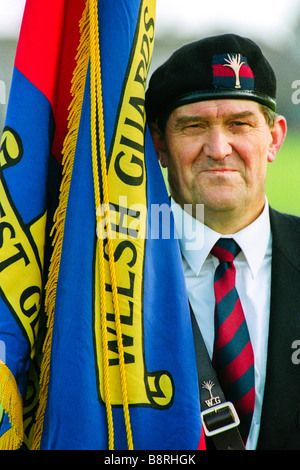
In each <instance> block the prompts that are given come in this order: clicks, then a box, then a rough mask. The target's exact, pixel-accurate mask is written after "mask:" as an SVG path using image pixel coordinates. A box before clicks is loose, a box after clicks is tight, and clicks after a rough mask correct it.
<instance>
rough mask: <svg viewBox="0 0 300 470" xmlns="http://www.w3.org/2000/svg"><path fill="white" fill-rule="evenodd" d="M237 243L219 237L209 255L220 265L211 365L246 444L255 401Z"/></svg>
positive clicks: (252, 366) (215, 280) (251, 359)
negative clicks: (238, 286) (236, 261)
mask: <svg viewBox="0 0 300 470" xmlns="http://www.w3.org/2000/svg"><path fill="white" fill-rule="evenodd" d="M240 250H241V249H240V247H239V246H238V245H237V243H236V242H235V241H234V240H232V239H228V238H223V239H220V240H219V241H218V243H216V245H215V246H214V247H213V249H212V251H211V253H212V254H213V255H214V256H216V257H217V258H218V259H219V261H220V264H219V265H218V267H217V269H216V272H215V279H214V289H215V298H216V306H215V341H214V352H213V359H212V363H213V366H214V368H215V369H216V371H217V375H218V379H219V381H220V384H221V386H222V388H223V391H224V394H225V396H226V398H227V400H228V401H231V402H232V403H233V404H234V406H235V408H236V411H237V413H238V415H239V418H240V421H241V424H240V426H239V429H240V433H241V437H242V438H243V440H244V442H246V441H247V437H248V433H249V429H250V425H251V420H252V415H253V410H254V401H255V389H254V355H253V350H252V345H251V341H250V337H249V332H248V328H247V324H246V320H245V316H244V312H243V307H242V304H241V301H240V298H239V296H238V293H237V290H236V287H235V273H236V271H235V266H234V264H233V260H234V258H235V257H236V256H237V254H238V253H239V252H240Z"/></svg>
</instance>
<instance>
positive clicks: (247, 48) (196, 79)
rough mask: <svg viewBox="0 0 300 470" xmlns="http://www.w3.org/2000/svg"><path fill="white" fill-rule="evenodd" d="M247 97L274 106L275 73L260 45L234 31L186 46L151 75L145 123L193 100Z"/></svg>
mask: <svg viewBox="0 0 300 470" xmlns="http://www.w3.org/2000/svg"><path fill="white" fill-rule="evenodd" d="M228 98H229V99H231V98H232V99H248V100H252V101H256V102H258V103H261V104H264V105H266V106H268V107H269V108H271V109H272V110H273V111H275V109H276V77H275V73H274V71H273V69H272V67H271V65H270V64H269V62H268V61H267V59H266V58H265V57H264V55H263V53H262V51H261V49H260V47H259V46H258V45H257V44H255V43H254V42H253V41H252V40H251V39H247V38H243V37H241V36H237V35H235V34H223V35H219V36H213V37H208V38H205V39H201V40H200V41H196V42H193V43H190V44H187V45H185V46H183V47H181V48H180V49H178V50H177V51H175V52H174V53H173V54H172V55H171V57H170V58H169V59H168V60H167V61H166V62H165V63H164V64H163V65H161V66H160V67H159V68H158V69H157V70H156V71H155V72H154V73H153V75H152V77H151V79H150V81H149V86H148V90H147V92H146V113H147V120H148V121H155V120H156V119H158V118H159V117H162V116H166V115H168V114H169V113H171V112H172V111H173V110H174V109H175V108H178V107H179V106H182V105H184V104H188V103H193V102H196V101H206V100H213V99H228Z"/></svg>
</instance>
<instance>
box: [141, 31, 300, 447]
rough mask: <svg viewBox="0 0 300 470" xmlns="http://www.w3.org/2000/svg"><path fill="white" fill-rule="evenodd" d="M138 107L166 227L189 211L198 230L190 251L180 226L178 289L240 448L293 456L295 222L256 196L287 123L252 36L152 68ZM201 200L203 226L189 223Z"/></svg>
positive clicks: (298, 383) (298, 386)
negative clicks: (169, 216)
mask: <svg viewBox="0 0 300 470" xmlns="http://www.w3.org/2000/svg"><path fill="white" fill-rule="evenodd" d="M146 110H147V120H148V122H149V124H150V128H151V132H152V137H153V142H154V145H155V149H156V152H157V155H158V158H159V160H160V162H161V164H162V166H163V167H167V168H168V181H169V186H170V193H171V204H172V209H173V213H174V218H175V225H176V227H178V230H179V229H180V224H181V221H182V220H186V218H184V217H183V211H184V210H185V207H190V206H191V205H192V207H193V216H194V217H195V220H194V223H195V224H196V226H197V229H198V230H203V231H204V242H203V244H202V245H201V246H199V247H197V249H192V250H191V249H189V248H188V247H189V246H190V245H189V244H188V243H187V241H188V239H189V234H186V231H182V230H181V229H180V234H182V233H183V234H185V237H184V236H183V237H182V238H181V239H180V246H181V252H182V260H183V269H184V273H185V279H186V287H187V292H188V296H189V301H190V305H191V309H192V311H193V315H194V316H195V318H196V321H197V325H198V327H199V329H200V331H201V333H202V336H203V339H204V342H205V345H206V348H207V351H208V354H209V356H210V358H211V359H212V363H213V366H214V369H215V370H216V372H217V374H218V378H219V381H220V384H221V385H222V388H223V391H224V394H225V396H226V399H227V400H228V401H229V402H230V403H231V402H232V403H233V404H234V406H235V409H236V411H237V413H238V415H239V420H240V425H239V430H240V434H241V436H242V438H243V441H244V442H245V445H246V448H247V449H300V395H299V391H300V369H299V367H300V365H298V364H295V361H293V360H292V355H293V349H292V347H293V346H292V345H293V344H295V343H294V342H295V340H297V339H299V338H300V319H299V312H300V310H299V305H300V304H299V302H300V288H299V287H300V250H299V242H300V220H299V219H298V218H296V217H293V216H287V215H283V214H280V213H278V212H276V211H274V210H273V209H271V208H270V207H269V205H268V201H267V199H266V195H265V180H266V171H267V164H268V162H273V161H274V160H275V157H276V155H277V153H278V151H279V149H280V148H281V146H282V144H283V142H284V139H285V136H286V121H285V119H284V117H283V116H279V115H277V114H275V110H276V78H275V74H274V71H273V69H272V67H271V66H270V64H269V63H268V61H267V60H266V58H265V57H264V55H263V53H262V51H261V49H260V48H259V47H258V46H257V45H256V44H255V43H254V42H253V41H251V40H249V39H246V38H242V37H240V36H236V35H233V34H227V35H221V36H216V37H210V38H206V39H203V40H200V41H197V42H194V43H192V44H188V45H186V46H184V47H182V48H181V49H179V50H178V51H176V52H175V53H174V54H173V55H172V56H171V57H170V59H169V60H168V61H167V62H166V63H165V64H163V65H162V66H161V67H159V68H158V69H157V70H156V71H155V72H154V74H153V76H152V77H151V80H150V82H149V88H148V90H147V94H146ZM199 204H202V205H203V206H204V221H203V220H197V219H196V218H197V214H199V213H201V212H198V211H197V210H196V209H197V205H199ZM187 205H188V206H187ZM203 224H204V225H203ZM193 248H195V247H193ZM197 341H198V339H197ZM199 368H200V370H201V357H200V366H199ZM214 385H215V384H210V392H211V396H213V392H214V388H213V387H214ZM200 388H201V387H200ZM208 388H209V387H208ZM204 389H206V390H204V391H203V390H200V391H201V393H206V394H208V392H207V383H206V384H204ZM207 396H209V395H207ZM211 403H213V402H211ZM216 411H217V410H216ZM222 431H223V429H222ZM207 434H209V432H208V433H207ZM207 442H208V446H209V447H210V446H211V444H210V443H209V439H207ZM213 447H214V448H215V446H213ZM217 448H218V447H217Z"/></svg>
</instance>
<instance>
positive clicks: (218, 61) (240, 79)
mask: <svg viewBox="0 0 300 470" xmlns="http://www.w3.org/2000/svg"><path fill="white" fill-rule="evenodd" d="M213 77H214V87H215V88H218V89H226V88H231V89H236V90H241V89H242V90H253V89H254V74H253V72H252V70H251V68H250V67H249V65H248V62H247V58H246V57H243V56H242V55H241V54H237V53H227V54H219V55H215V56H214V57H213Z"/></svg>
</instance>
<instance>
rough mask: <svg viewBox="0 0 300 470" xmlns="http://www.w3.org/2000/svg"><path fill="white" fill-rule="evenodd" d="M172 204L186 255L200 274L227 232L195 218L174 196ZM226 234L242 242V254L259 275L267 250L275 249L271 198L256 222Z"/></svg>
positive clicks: (192, 267)
mask: <svg viewBox="0 0 300 470" xmlns="http://www.w3.org/2000/svg"><path fill="white" fill-rule="evenodd" d="M171 207H172V211H173V214H174V221H175V227H176V231H177V234H178V238H179V244H180V248H181V252H182V255H183V256H184V258H185V259H186V261H187V263H188V264H189V266H190V267H191V269H192V270H193V271H194V273H195V274H196V276H198V275H199V272H200V270H201V268H202V266H203V263H204V261H205V260H206V258H207V257H208V256H209V254H210V251H211V249H212V247H213V246H214V245H215V243H216V242H217V241H218V240H219V238H220V237H224V235H221V234H219V233H218V232H215V231H214V230H212V229H211V228H209V227H207V226H206V225H204V224H203V223H202V222H200V221H199V220H196V219H194V218H193V217H192V216H191V215H189V214H188V213H186V212H185V211H183V209H182V208H181V207H180V206H179V205H178V204H177V203H175V201H174V200H173V199H171ZM191 232H192V233H191ZM195 234H197V235H195ZM199 234H200V235H199ZM226 237H227V238H233V239H234V240H235V241H236V242H237V243H238V244H239V246H240V247H241V250H242V253H241V254H240V255H238V256H245V258H246V261H247V263H248V265H249V267H250V270H251V273H252V276H253V277H255V276H256V275H257V273H258V270H259V268H260V266H261V264H262V262H263V259H264V257H265V255H266V253H267V251H268V250H270V249H271V227H270V217H269V204H268V201H267V199H266V203H265V207H264V210H263V212H262V213H261V215H260V216H259V217H258V218H257V219H256V220H255V221H254V222H252V224H250V225H248V226H247V227H245V228H244V229H243V230H241V231H239V232H237V233H235V234H232V235H226Z"/></svg>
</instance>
